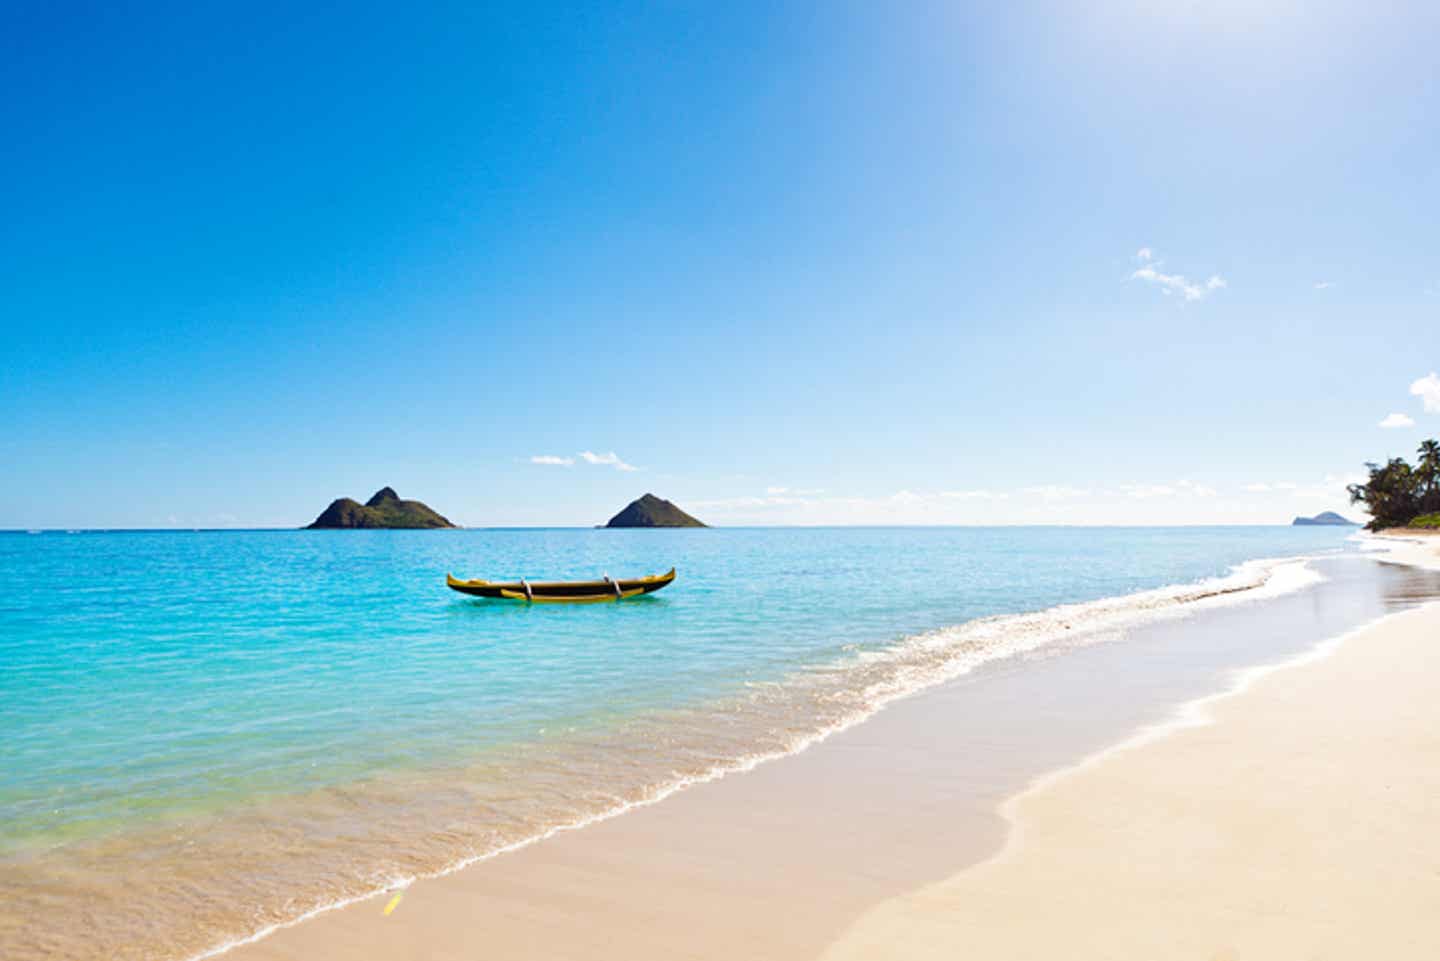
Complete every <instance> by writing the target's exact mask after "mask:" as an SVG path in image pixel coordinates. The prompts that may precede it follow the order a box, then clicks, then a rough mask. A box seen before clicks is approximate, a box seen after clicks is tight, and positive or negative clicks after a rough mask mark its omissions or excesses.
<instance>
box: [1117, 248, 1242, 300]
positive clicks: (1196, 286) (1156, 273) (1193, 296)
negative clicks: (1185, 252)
mask: <svg viewBox="0 0 1440 961" xmlns="http://www.w3.org/2000/svg"><path fill="white" fill-rule="evenodd" d="M1135 262H1136V263H1137V264H1138V265H1139V266H1137V267H1136V268H1135V270H1134V271H1133V272H1131V274H1130V279H1131V280H1141V281H1144V282H1145V283H1147V284H1150V285H1151V286H1154V287H1158V288H1159V289H1160V292H1161V293H1162V294H1164V295H1166V296H1167V297H1168V296H1170V295H1171V294H1179V295H1180V297H1181V299H1183V300H1185V301H1186V302H1194V301H1198V300H1204V299H1205V298H1206V297H1208V296H1209V295H1210V294H1212V293H1214V292H1215V291H1217V290H1224V289H1225V288H1226V287H1228V286H1229V284H1227V283H1226V282H1225V278H1224V277H1221V276H1220V275H1219V274H1211V275H1210V279H1209V280H1206V281H1203V282H1201V281H1191V280H1188V279H1186V277H1185V275H1184V274H1167V273H1165V272H1163V271H1162V270H1160V268H1161V267H1162V266H1164V263H1163V262H1162V261H1159V260H1156V259H1155V252H1154V251H1153V250H1151V249H1150V248H1149V247H1141V248H1140V249H1139V250H1137V251H1136V252H1135Z"/></svg>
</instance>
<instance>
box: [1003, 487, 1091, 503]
mask: <svg viewBox="0 0 1440 961" xmlns="http://www.w3.org/2000/svg"><path fill="white" fill-rule="evenodd" d="M1020 493H1022V494H1030V495H1032V496H1034V497H1038V498H1040V499H1041V500H1047V501H1065V500H1074V499H1075V498H1077V497H1089V496H1090V492H1089V491H1087V490H1081V489H1080V488H1078V487H1066V486H1065V485H1064V484H1041V485H1039V486H1036V487H1022V488H1020Z"/></svg>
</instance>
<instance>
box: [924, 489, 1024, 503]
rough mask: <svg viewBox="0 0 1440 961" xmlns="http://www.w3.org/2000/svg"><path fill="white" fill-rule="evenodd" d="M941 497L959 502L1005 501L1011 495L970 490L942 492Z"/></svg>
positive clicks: (1000, 492)
mask: <svg viewBox="0 0 1440 961" xmlns="http://www.w3.org/2000/svg"><path fill="white" fill-rule="evenodd" d="M940 496H941V497H944V498H948V499H949V500H958V501H1003V500H1005V499H1006V498H1008V497H1009V496H1010V495H1009V494H1006V493H1004V492H1003V491H992V490H970V491H941V492H940Z"/></svg>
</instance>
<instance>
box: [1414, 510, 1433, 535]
mask: <svg viewBox="0 0 1440 961" xmlns="http://www.w3.org/2000/svg"><path fill="white" fill-rule="evenodd" d="M1410 526H1411V527H1421V528H1425V529H1426V530H1435V531H1440V513H1436V514H1422V515H1421V516H1419V517H1417V518H1415V519H1414V520H1413V521H1411V522H1410Z"/></svg>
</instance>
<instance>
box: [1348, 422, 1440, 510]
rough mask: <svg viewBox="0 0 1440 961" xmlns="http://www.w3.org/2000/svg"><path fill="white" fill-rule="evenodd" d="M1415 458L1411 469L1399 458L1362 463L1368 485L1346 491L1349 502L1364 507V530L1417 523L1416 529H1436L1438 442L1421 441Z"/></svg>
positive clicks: (1439, 494) (1439, 473)
mask: <svg viewBox="0 0 1440 961" xmlns="http://www.w3.org/2000/svg"><path fill="white" fill-rule="evenodd" d="M1419 455H1420V458H1419V461H1418V462H1417V463H1416V464H1415V466H1414V467H1411V466H1410V463H1409V462H1408V461H1406V460H1405V458H1403V457H1392V458H1391V459H1390V460H1389V461H1387V462H1386V463H1384V464H1366V465H1365V466H1366V467H1367V468H1369V470H1370V480H1369V482H1368V483H1365V484H1351V485H1350V486H1349V487H1348V488H1346V489H1347V490H1348V491H1349V492H1350V503H1352V504H1364V505H1365V509H1366V510H1368V511H1369V512H1370V518H1371V519H1370V523H1369V524H1367V525H1365V526H1366V527H1367V528H1369V529H1370V530H1372V531H1378V530H1380V529H1381V528H1385V527H1409V526H1410V525H1411V524H1412V523H1415V522H1417V521H1418V522H1419V524H1418V526H1422V527H1440V443H1437V442H1436V441H1433V440H1427V441H1425V442H1424V443H1422V444H1421V445H1420V450H1419ZM1432 515H1433V516H1432Z"/></svg>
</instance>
